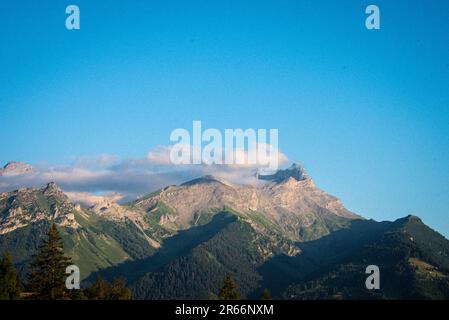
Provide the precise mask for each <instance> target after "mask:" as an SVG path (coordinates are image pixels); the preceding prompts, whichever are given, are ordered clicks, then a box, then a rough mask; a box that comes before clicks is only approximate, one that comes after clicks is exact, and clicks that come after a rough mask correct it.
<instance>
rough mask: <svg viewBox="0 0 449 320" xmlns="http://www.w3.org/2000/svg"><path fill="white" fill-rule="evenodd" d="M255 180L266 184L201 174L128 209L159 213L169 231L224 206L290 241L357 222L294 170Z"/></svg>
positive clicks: (189, 223) (317, 235) (304, 174)
mask: <svg viewBox="0 0 449 320" xmlns="http://www.w3.org/2000/svg"><path fill="white" fill-rule="evenodd" d="M259 178H260V179H263V180H264V181H266V183H265V184H262V185H257V186H251V185H238V184H231V183H226V182H224V181H220V180H218V179H216V178H214V177H212V176H207V177H203V178H200V179H196V180H193V181H190V182H188V183H185V184H182V185H180V186H170V187H168V188H165V189H163V190H161V191H160V192H159V193H156V194H154V195H152V196H149V197H145V198H143V199H139V200H137V201H135V202H134V203H133V207H135V208H137V209H138V210H140V211H144V212H149V213H150V214H154V215H158V212H159V215H158V217H159V222H160V224H162V225H165V226H167V227H168V228H174V229H186V228H189V227H191V226H193V225H196V224H197V223H198V221H201V220H202V219H203V218H205V217H207V216H208V215H210V214H211V213H213V212H219V211H220V210H223V209H224V208H230V209H232V210H234V211H236V212H238V213H240V214H241V215H242V216H244V217H246V218H249V219H257V218H255V216H257V217H258V218H260V219H263V220H267V223H269V224H271V225H272V227H273V228H274V229H277V230H278V231H280V232H281V233H285V234H286V235H288V237H289V238H290V239H292V240H310V239H313V238H318V237H320V236H322V235H324V234H327V233H328V232H330V231H332V230H333V229H337V228H339V227H340V226H341V225H343V224H344V223H345V221H349V220H352V219H359V218H360V217H359V216H357V215H356V214H354V213H352V212H350V211H348V210H347V209H346V208H345V207H344V206H343V204H342V203H341V201H340V200H339V199H337V198H335V197H333V196H331V195H329V194H327V193H325V192H324V191H322V190H320V189H319V188H317V187H316V186H315V184H314V182H313V181H312V179H310V178H309V177H308V176H307V174H306V172H305V170H304V169H303V168H302V167H300V166H297V165H294V166H292V167H290V168H289V169H287V170H281V171H278V173H276V174H274V175H271V176H259ZM161 203H163V204H164V210H160V204H161ZM162 211H163V212H162ZM308 228H312V229H311V230H310V231H306V230H307V229H308Z"/></svg>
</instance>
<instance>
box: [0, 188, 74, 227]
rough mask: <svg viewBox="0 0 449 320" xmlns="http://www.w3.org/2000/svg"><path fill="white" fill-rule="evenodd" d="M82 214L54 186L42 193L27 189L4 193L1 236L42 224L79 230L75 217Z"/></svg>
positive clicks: (0, 206) (0, 201)
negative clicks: (52, 222) (33, 224)
mask: <svg viewBox="0 0 449 320" xmlns="http://www.w3.org/2000/svg"><path fill="white" fill-rule="evenodd" d="M80 210H81V209H80V208H79V207H76V206H75V205H74V204H73V203H71V202H70V200H69V198H68V197H67V196H66V195H65V194H64V193H63V192H62V191H61V189H59V188H58V186H57V185H56V184H54V183H49V184H48V185H47V186H45V187H44V188H42V189H33V188H23V189H19V190H16V191H13V192H5V193H0V234H5V233H8V232H11V231H14V230H16V229H18V228H22V227H25V226H27V225H29V224H32V223H37V222H40V221H55V222H56V223H57V224H59V225H61V226H66V227H70V228H73V229H76V228H78V227H79V224H78V223H77V221H76V219H75V214H76V213H77V212H80Z"/></svg>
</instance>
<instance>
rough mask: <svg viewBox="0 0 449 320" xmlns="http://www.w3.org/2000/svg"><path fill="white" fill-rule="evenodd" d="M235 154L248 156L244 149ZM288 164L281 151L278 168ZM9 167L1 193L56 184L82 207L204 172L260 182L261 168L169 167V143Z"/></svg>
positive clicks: (140, 193) (130, 196)
mask: <svg viewBox="0 0 449 320" xmlns="http://www.w3.org/2000/svg"><path fill="white" fill-rule="evenodd" d="M238 154H239V156H242V157H246V155H245V154H244V152H243V151H240V152H239V153H238ZM287 162H288V158H287V157H286V156H285V155H284V154H282V153H281V152H279V164H280V166H283V165H286V164H287ZM23 165H25V164H23ZM11 167H14V170H15V171H10V172H8V170H3V171H2V172H0V192H6V191H12V190H16V189H19V188H24V187H42V186H44V185H46V184H47V183H49V182H56V183H57V184H58V185H59V186H60V187H61V189H62V190H63V191H65V192H66V193H67V195H68V196H69V197H71V199H72V200H73V201H75V202H77V203H81V204H84V205H92V204H96V203H98V202H100V201H103V200H109V201H120V202H126V201H130V200H133V199H136V198H138V197H141V196H144V195H146V194H149V193H151V192H153V191H155V190H158V189H161V188H164V187H166V186H168V185H177V184H180V183H183V182H186V181H189V180H191V179H195V178H198V177H201V176H204V175H213V176H215V177H217V178H219V179H222V180H225V181H228V182H231V183H239V184H257V183H261V182H260V180H257V179H256V178H255V174H256V172H258V171H259V172H260V171H263V170H264V168H263V167H260V166H258V165H252V166H250V165H205V164H201V165H173V164H172V163H171V162H170V146H159V147H157V148H155V149H154V150H152V151H150V152H148V154H147V155H146V157H143V158H140V159H125V160H120V159H119V158H118V157H116V156H113V155H101V156H96V157H80V158H77V159H75V160H74V162H73V164H71V165H67V166H42V165H41V166H34V167H32V170H26V171H25V172H22V171H20V170H17V167H19V169H20V165H15V166H11ZM5 168H6V167H5Z"/></svg>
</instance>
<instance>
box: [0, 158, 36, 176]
mask: <svg viewBox="0 0 449 320" xmlns="http://www.w3.org/2000/svg"><path fill="white" fill-rule="evenodd" d="M32 171H33V167H32V166H31V165H30V164H27V163H24V162H17V161H9V162H8V163H7V164H6V165H5V166H4V167H3V168H0V176H2V175H19V174H25V173H30V172H32Z"/></svg>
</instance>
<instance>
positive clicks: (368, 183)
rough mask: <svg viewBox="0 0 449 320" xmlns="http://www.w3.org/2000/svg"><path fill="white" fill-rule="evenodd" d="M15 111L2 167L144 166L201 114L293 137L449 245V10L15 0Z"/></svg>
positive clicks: (212, 121)
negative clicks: (91, 161) (76, 162)
mask: <svg viewBox="0 0 449 320" xmlns="http://www.w3.org/2000/svg"><path fill="white" fill-rule="evenodd" d="M372 3H373V4H377V5H378V6H379V7H380V9H381V30H380V31H368V30H366V29H365V27H364V20H365V17H366V15H365V13H364V11H365V7H366V6H367V5H368V4H372ZM69 4H77V5H78V6H79V7H80V9H81V30H80V31H67V30H66V29H65V18H66V15H65V7H66V6H67V5H69ZM0 112H1V114H0V117H1V126H0V136H1V141H2V142H1V148H0V162H1V163H4V162H6V161H8V160H19V161H25V162H29V163H39V162H49V163H66V162H69V161H70V159H72V157H73V156H79V155H96V154H103V153H107V154H116V155H119V156H120V157H123V158H127V157H142V156H144V155H145V153H146V152H147V151H148V150H150V149H152V148H154V147H155V146H157V145H160V144H161V145H164V144H168V143H169V134H170V132H171V131H172V130H173V129H175V128H178V127H182V128H190V127H191V124H192V120H197V119H198V120H202V121H203V125H204V126H206V127H214V128H219V129H224V128H238V127H241V128H279V139H280V140H279V144H280V148H281V149H282V151H283V152H284V153H286V154H287V155H288V156H289V158H290V159H292V160H299V161H301V162H302V163H303V164H304V165H305V167H306V168H307V169H308V171H309V173H310V175H311V176H312V177H313V178H314V180H315V181H316V183H317V184H318V185H319V186H320V187H321V188H323V189H325V190H326V191H328V192H330V193H332V194H335V195H337V196H338V197H340V198H341V199H342V200H343V201H344V203H345V204H346V206H347V207H348V208H349V209H351V210H353V211H356V212H358V213H360V214H362V215H363V216H365V217H369V218H375V219H395V218H398V217H401V216H405V215H407V214H409V213H414V214H416V215H419V216H421V217H422V218H423V220H424V221H425V222H426V223H428V224H430V225H431V226H432V227H434V228H436V229H438V230H439V231H441V232H443V233H444V234H445V235H446V236H448V235H449V1H444V0H441V1H438V0H430V1H429V0H414V1H405V0H395V1H391V0H388V1H380V0H375V1H357V0H344V1H334V0H328V1H317V0H315V1H299V0H297V1H261V0H257V1H245V0H239V1H224V0H223V1H206V0H204V1H193V0H184V1H143V0H142V1H137V0H136V1H93V0H88V1H84V0H72V1H60V0H53V1H49V0H39V1H37V0H35V1H24V0H14V1H13V0H2V1H1V2H0Z"/></svg>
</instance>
